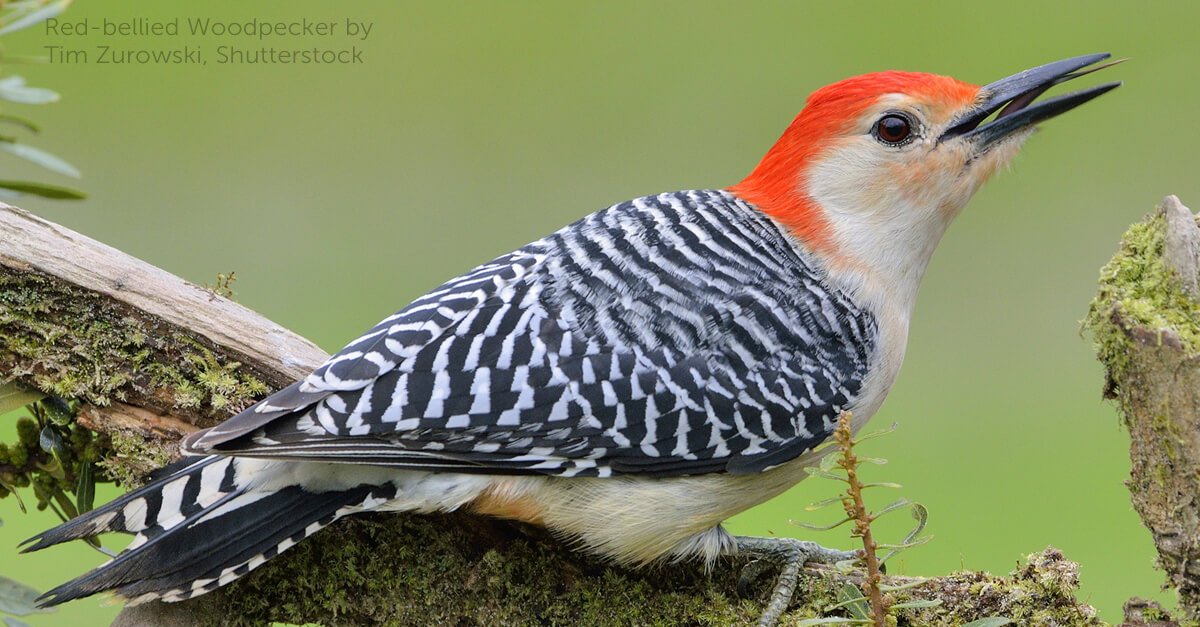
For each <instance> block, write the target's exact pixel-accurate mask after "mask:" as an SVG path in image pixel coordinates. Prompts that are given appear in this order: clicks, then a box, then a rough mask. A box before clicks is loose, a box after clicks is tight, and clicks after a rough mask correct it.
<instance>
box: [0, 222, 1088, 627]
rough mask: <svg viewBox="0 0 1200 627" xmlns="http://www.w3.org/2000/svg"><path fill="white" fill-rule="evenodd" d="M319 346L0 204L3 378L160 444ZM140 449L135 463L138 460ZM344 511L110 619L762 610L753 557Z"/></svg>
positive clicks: (1008, 585)
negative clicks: (623, 559)
mask: <svg viewBox="0 0 1200 627" xmlns="http://www.w3.org/2000/svg"><path fill="white" fill-rule="evenodd" d="M325 357H326V354H325V353H324V352H323V351H321V350H320V349H318V348H317V347H316V346H314V345H313V344H312V343H310V342H308V341H307V340H305V339H304V338H301V337H299V336H297V335H295V334H294V333H291V332H290V331H288V330H287V329H284V328H282V327H280V326H279V325H277V324H275V323H273V322H271V321H270V320H267V319H266V318H264V317H262V316H260V315H259V314H257V313H255V312H253V311H250V310H248V309H246V308H245V307H242V306H240V305H238V304H236V303H233V302H230V301H229V300H227V299H225V298H222V297H220V296H217V295H215V294H213V293H211V292H209V291H207V290H205V289H203V288H200V287H197V286H196V285H194V284H192V283H188V282H187V281H184V280H182V279H179V278H178V277H175V276H173V275H171V274H169V273H167V272H165V271H163V270H160V269H158V268H155V267H153V266H150V265H149V264H146V263H145V262H142V261H139V260H137V259H134V258H132V257H130V256H128V255H126V254H124V253H121V252H120V251H117V250H115V249H113V248H110V247H108V246H105V245H103V244H100V243H98V242H95V241H93V240H91V239H89V238H87V237H84V236H82V235H79V234H78V233H74V232H72V231H70V230H68V229H66V228H63V227H61V226H59V225H55V224H53V223H50V222H48V221H46V220H43V219H40V218H37V217H35V216H32V215H30V214H29V213H27V212H25V211H22V210H20V209H16V208H13V207H9V206H2V205H0V380H5V381H8V380H17V381H19V382H21V383H23V384H25V385H29V386H33V387H37V388H39V389H41V390H43V391H45V392H47V393H51V394H55V395H58V396H60V397H68V398H74V399H80V400H81V401H83V405H82V409H81V411H80V413H79V416H78V418H77V420H78V421H79V422H80V423H82V424H84V425H85V426H87V427H89V428H92V429H95V430H98V431H102V432H108V433H112V434H117V433H121V434H126V435H129V434H132V436H133V437H135V438H136V439H137V441H139V442H144V443H146V446H147V447H148V449H147V450H149V449H151V448H153V449H154V450H155V451H156V453H155V455H158V456H161V454H162V451H163V450H171V448H172V447H173V446H174V444H175V442H176V440H177V439H178V438H179V437H180V436H181V435H183V434H185V433H188V432H190V431H192V430H194V429H196V428H199V427H203V426H208V425H211V424H215V423H216V422H218V421H219V420H221V419H223V418H224V417H225V416H227V415H229V414H231V413H232V412H234V411H236V410H237V409H239V408H241V407H244V406H246V405H247V404H248V403H250V402H252V401H253V400H254V399H255V398H259V397H261V396H262V395H264V394H266V393H268V392H269V391H271V390H273V389H277V388H279V387H282V386H284V385H286V384H289V383H291V382H292V381H293V380H295V379H297V378H299V377H301V376H303V375H305V374H307V373H308V371H309V370H310V369H312V368H314V367H315V366H316V365H318V364H319V363H320V362H321V361H322V360H323V359H325ZM114 441H115V439H114ZM137 455H138V451H137V450H132V451H130V450H122V451H120V452H119V455H116V454H114V457H120V456H131V457H136V456H137ZM149 457H151V458H155V457H154V455H150V456H149ZM109 461H110V462H112V463H126V462H123V461H122V460H120V459H110V460H109ZM143 462H144V460H143ZM137 464H138V462H137V460H131V461H130V462H129V466H130V467H131V468H134V469H135V470H136V472H144V470H145V469H144V468H143V467H142V466H138V465H137ZM336 529H337V531H336V532H324V533H320V534H317V535H316V536H315V537H313V538H311V539H309V540H306V541H305V542H302V543H300V545H299V546H297V547H296V548H294V549H292V550H290V551H288V552H287V553H285V554H284V555H282V556H280V557H279V558H277V559H275V560H272V561H271V562H270V563H269V564H267V565H266V566H264V567H263V568H261V569H259V570H256V571H255V572H253V573H251V574H250V575H249V576H247V577H245V578H243V579H241V580H239V581H238V582H236V583H234V584H233V585H231V586H228V587H226V588H222V589H220V590H218V591H216V592H214V593H211V594H209V595H205V596H203V597H200V598H198V599H195V600H193V601H188V602H185V603H183V604H175V605H164V604H148V605H146V606H139V607H137V608H130V609H128V610H126V611H125V612H123V613H122V615H121V617H120V618H119V619H118V621H117V624H119V625H130V626H132V625H164V624H170V625H182V626H184V627H186V626H188V625H231V624H232V625H256V624H263V623H266V622H269V621H283V622H290V623H306V622H310V621H316V622H320V623H323V624H329V625H367V624H380V623H386V624H456V625H493V624H548V623H555V624H594V625H630V624H647V623H655V624H695V625H729V624H745V623H749V622H753V621H755V620H756V619H757V616H758V615H759V612H760V611H761V607H760V606H759V605H758V604H757V603H755V602H753V601H748V600H744V599H741V598H740V597H739V596H738V594H737V593H736V592H735V591H736V590H737V589H738V588H739V574H740V573H741V572H742V567H743V566H744V560H743V561H739V560H731V561H730V562H729V563H725V564H722V565H720V566H719V567H718V568H717V569H716V570H715V571H714V572H712V573H705V572H704V571H703V570H702V569H700V568H699V567H697V566H696V565H690V564H682V565H670V566H663V567H660V568H657V569H652V570H648V571H636V572H635V571H628V570H624V569H620V568H615V567H613V566H611V565H608V564H603V563H599V562H596V561H594V560H591V559H588V558H586V557H584V556H581V555H579V554H577V553H575V552H572V551H570V550H569V549H568V548H567V547H564V546H563V545H562V544H561V543H560V542H558V541H556V540H555V539H553V538H550V537H549V536H548V535H547V534H546V533H545V532H544V531H541V530H537V529H531V528H527V527H523V526H520V525H513V524H509V523H505V522H502V521H497V520H494V519H485V518H480V517H475V516H470V515H467V514H462V513H458V514H451V515H443V516H411V515H398V514H395V515H373V516H363V517H353V518H351V519H347V520H344V521H340V522H339V523H338V524H337V525H336ZM856 577H858V576H857V575H853V574H852V575H850V576H845V575H842V574H838V573H833V572H831V571H829V570H826V569H820V568H814V569H811V570H809V571H808V572H807V573H806V576H805V577H804V578H803V579H802V582H801V584H800V588H799V590H798V594H797V599H796V601H795V603H794V605H793V607H792V608H791V610H790V612H789V613H788V614H787V615H785V617H784V620H785V621H789V620H790V621H793V622H794V621H795V620H796V619H800V618H808V617H812V616H816V615H821V614H823V613H824V611H825V608H828V607H830V606H833V605H835V604H837V603H838V596H839V593H840V591H841V587H842V585H843V583H845V582H847V581H849V582H855V581H857V580H858V579H856ZM911 581H912V580H909V579H903V578H895V577H890V578H885V579H884V581H883V583H885V584H892V585H895V584H899V583H905V582H911ZM768 583H769V582H767V581H765V580H764V581H762V582H759V584H758V585H757V586H755V585H751V586H750V588H751V589H752V593H751V598H754V599H757V598H761V596H762V595H763V594H764V593H765V592H766V591H767V590H768V589H769V588H770V586H769V585H767V584H768ZM1077 583H1078V575H1077V571H1076V568H1075V566H1074V565H1073V564H1071V563H1070V562H1068V561H1066V560H1065V559H1064V558H1063V557H1062V555H1061V554H1060V553H1058V552H1056V551H1053V550H1048V551H1045V552H1042V553H1039V554H1036V555H1033V556H1030V560H1029V563H1028V565H1026V566H1023V567H1022V568H1020V569H1018V570H1017V571H1016V572H1014V573H1013V574H1012V575H1010V576H1009V577H993V576H991V575H987V574H985V573H959V574H956V575H953V576H947V577H939V578H934V579H930V580H928V581H927V582H925V583H923V584H922V585H920V586H916V587H910V588H908V589H906V590H904V591H901V592H894V593H889V594H890V595H891V596H893V597H894V598H892V599H890V602H891V603H892V604H893V605H896V604H899V603H901V602H903V601H905V600H913V599H940V600H941V601H942V603H943V604H942V606H940V607H936V608H912V609H905V610H900V611H902V612H903V613H904V614H903V616H904V619H903V620H904V624H909V625H951V624H963V623H966V622H969V621H971V620H974V619H977V618H982V617H985V616H989V615H993V614H1006V613H1008V614H1019V615H1021V616H1025V617H1030V620H1033V621H1034V622H1038V618H1037V617H1044V618H1046V619H1047V620H1049V621H1050V622H1052V623H1053V624H1058V625H1094V624H1098V623H1097V621H1096V619H1095V613H1094V611H1093V610H1092V608H1090V607H1088V606H1087V605H1085V604H1082V603H1080V602H1078V601H1077V600H1076V599H1075V598H1074V597H1073V595H1072V591H1073V590H1074V589H1075V586H1076V585H1077ZM751 584H753V582H751ZM981 590H982V591H983V592H980V591H981ZM845 611H846V610H845V609H839V610H835V613H842V614H843V615H844V612H845Z"/></svg>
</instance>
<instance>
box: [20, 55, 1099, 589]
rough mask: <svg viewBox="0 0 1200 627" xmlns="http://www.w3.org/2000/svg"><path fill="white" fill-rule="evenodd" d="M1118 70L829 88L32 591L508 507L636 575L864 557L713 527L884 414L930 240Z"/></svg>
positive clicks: (144, 496)
mask: <svg viewBox="0 0 1200 627" xmlns="http://www.w3.org/2000/svg"><path fill="white" fill-rule="evenodd" d="M1107 57H1108V55H1107V54H1094V55H1088V56H1083V57H1078V58H1073V59H1068V60H1064V61H1059V62H1057V63H1051V64H1048V65H1044V66H1041V67H1038V68H1035V69H1032V70H1028V71H1025V72H1022V73H1020V74H1017V75H1014V76H1011V77H1009V78H1005V79H1003V80H1000V81H997V82H995V83H992V84H990V85H987V86H984V87H978V86H975V85H971V84H967V83H964V82H961V81H958V80H955V79H953V78H948V77H944V76H937V75H932V74H921V73H910V72H894V71H893V72H880V73H875V74H866V75H863V76H857V77H854V78H850V79H847V80H844V81H841V82H839V83H835V84H833V85H829V86H828V87H824V88H822V89H819V90H817V91H816V92H815V93H813V94H812V96H811V97H810V98H809V99H808V102H807V104H806V106H805V107H804V109H803V111H801V112H800V114H799V115H798V116H797V117H796V119H795V121H794V122H792V124H791V125H790V126H789V127H788V129H787V130H786V131H785V132H784V134H783V136H782V137H781V138H780V139H779V141H778V142H777V143H776V144H775V146H774V147H772V148H771V150H770V151H769V152H768V153H767V154H766V156H765V157H764V158H763V159H762V162H761V163H760V164H759V165H758V167H757V168H755V169H754V171H753V172H752V173H751V174H750V175H749V176H748V177H746V179H745V180H743V181H742V182H741V183H738V184H737V185H734V186H733V187H730V188H728V189H710V190H690V191H682V192H675V193H668V194H660V195H657V196H647V197H644V198H636V199H634V200H629V201H626V202H622V203H619V204H616V205H613V206H612V207H609V208H607V209H603V210H601V211H598V212H596V213H594V214H592V215H590V216H588V217H586V218H584V219H582V220H580V221H578V222H576V223H574V224H572V225H570V226H567V227H565V228H563V229H561V230H560V231H558V232H556V233H554V234H552V235H550V236H548V237H546V238H544V239H541V240H538V241H536V242H533V243H532V244H529V245H527V246H525V247H523V248H520V249H518V250H516V251H514V252H512V253H509V254H507V255H504V256H502V257H499V258H497V259H495V260H493V261H491V262H489V263H486V264H484V265H482V266H479V267H478V268H475V269H474V270H471V271H470V272H468V273H466V274H464V275H462V276H460V277H458V278H455V279H453V280H451V281H449V282H447V283H445V284H444V285H442V286H441V287H439V288H437V289H435V290H434V291H432V292H430V293H428V294H427V295H425V296H422V297H421V298H419V299H417V300H416V301H414V302H412V303H411V304H409V305H408V306H407V307H405V308H404V309H401V310H400V311H399V312H397V313H396V314H395V315H393V316H391V317H389V318H387V319H385V320H384V321H382V322H381V323H379V324H378V325H377V326H376V327H375V328H373V329H371V330H370V331H368V332H367V333H366V334H365V335H363V336H362V337H360V338H358V339H356V340H354V341H353V342H351V343H350V344H349V345H348V346H347V347H346V348H345V349H343V350H342V351H341V352H339V353H338V354H337V355H335V356H333V357H332V358H330V359H329V361H328V362H326V363H325V364H324V365H322V366H321V367H320V368H318V369H317V370H316V371H315V372H313V373H312V374H311V375H309V376H308V377H307V378H305V379H303V380H301V381H298V382H296V383H294V384H293V385H291V386H289V387H287V388H285V389H283V390H281V391H279V392H278V393H276V394H273V395H271V396H269V397H267V398H266V399H264V400H262V401H260V402H259V403H257V404H256V405H254V406H252V407H250V408H249V409H246V410H245V411H243V412H241V413H239V414H238V415H236V416H234V417H232V418H230V419H229V420H228V421H226V422H225V423H223V424H221V425H218V426H216V427H213V428H211V429H209V430H207V431H202V432H199V433H196V434H193V435H192V436H189V437H188V438H187V439H186V440H185V441H184V444H183V448H184V451H185V452H186V453H187V455H188V457H185V458H184V460H183V461H182V462H180V464H179V465H177V466H176V467H175V468H174V469H173V472H171V473H169V474H167V475H166V476H165V477H162V478H160V479H158V480H156V481H154V482H152V483H150V484H149V485H147V486H145V487H143V488H141V489H139V490H137V491H135V492H132V493H130V494H127V495H125V496H123V497H121V498H119V499H117V500H116V501H113V502H112V503H109V504H108V505H106V506H104V507H101V508H99V509H97V510H95V511H92V512H89V513H87V514H85V515H83V516H81V517H79V518H77V519H75V520H72V521H70V522H67V523H65V524H63V525H61V526H59V527H57V528H55V529H51V530H49V531H47V532H45V533H43V534H41V535H40V536H37V537H35V538H33V539H31V540H30V542H31V543H32V544H31V546H29V547H28V550H37V549H42V548H45V547H48V546H51V545H54V544H58V543H60V542H64V541H66V540H71V539H75V538H82V537H86V536H91V535H95V534H97V533H100V532H107V531H120V532H128V533H133V534H136V538H135V539H134V541H133V542H132V544H130V546H129V548H128V549H126V550H125V551H124V552H123V553H121V554H120V555H119V556H118V557H117V558H115V559H114V560H112V561H111V562H109V563H107V564H105V565H103V566H101V567H99V568H97V569H96V570H93V571H92V572H89V573H87V574H85V575H83V576H81V577H79V578H78V579H75V580H74V581H71V582H69V583H67V584H65V585H62V586H60V587H58V588H55V589H54V590H52V591H50V592H48V593H47V594H46V596H45V597H44V603H46V604H48V605H52V604H58V603H63V602H65V601H69V600H72V599H76V598H79V597H83V596H86V595H90V594H94V593H97V592H101V591H107V590H112V591H115V592H116V593H117V594H119V595H121V596H123V597H125V598H127V599H129V600H130V602H133V603H137V602H143V601H146V600H150V599H162V600H165V601H179V600H183V599H187V598H190V597H194V596H196V595H200V594H204V593H206V592H209V591H211V590H213V589H216V588H218V587H220V586H222V585H225V584H227V583H229V582H231V581H233V580H235V579H237V578H238V577H240V576H242V575H245V574H246V573H247V572H249V571H250V570H253V569H254V568H257V567H258V566H260V565H262V564H263V563H264V562H266V561H267V560H269V559H270V558H272V557H274V556H275V555H278V554H279V553H280V552H282V551H284V550H286V549H287V548H289V547H291V546H293V545H295V544H296V543H297V542H300V541H301V540H303V539H304V538H305V537H307V536H309V535H311V534H313V533H316V532H317V531H318V530H320V529H321V528H322V527H324V526H326V525H328V524H330V523H332V522H333V521H335V520H337V519H338V518H340V517H342V516H346V515H349V514H355V513H359V512H365V511H415V512H438V511H450V510H458V509H463V510H470V511H475V512H479V513H483V514H489V515H494V516H501V517H506V518H514V519H519V520H523V521H526V522H530V523H534V524H538V525H544V526H545V527H547V528H549V529H550V530H552V531H554V532H555V533H557V534H559V535H560V536H562V537H563V538H566V539H569V540H571V541H572V542H573V543H575V544H576V545H577V546H579V547H581V548H582V549H583V550H586V551H589V552H592V553H596V554H599V555H601V556H604V557H607V558H611V559H612V560H615V561H617V562H620V563H623V564H633V565H643V564H650V563H653V562H656V561H658V560H663V559H685V558H698V559H702V560H709V561H711V560H713V559H715V558H716V557H718V556H721V555H724V554H730V553H736V552H739V551H745V552H753V553H758V554H765V555H770V556H774V557H775V558H778V559H784V560H790V561H792V562H793V563H794V562H795V561H796V560H836V559H846V558H852V557H853V556H854V554H853V553H846V552H840V551H833V550H829V549H823V548H821V547H818V546H816V545H814V544H812V543H807V542H798V541H794V540H786V539H782V540H780V539H776V540H767V539H762V538H741V537H734V536H731V535H729V534H728V533H726V532H725V531H724V530H723V529H722V527H721V523H722V521H724V520H725V519H727V518H728V517H730V516H732V515H733V514H736V513H738V512H741V511H743V510H745V509H747V508H749V507H752V506H754V505H757V504H759V503H762V502H763V501H766V500H767V499H770V498H772V497H774V496H776V495H778V494H780V493H782V492H783V491H784V490H787V489H788V488H789V487H791V486H792V485H794V484H795V483H796V482H798V481H799V480H800V479H802V478H803V477H804V476H805V473H804V468H805V467H807V466H811V465H812V464H814V463H815V462H816V459H817V455H816V454H814V453H813V449H814V448H815V447H817V446H818V445H819V444H821V443H822V442H824V441H825V440H826V439H827V438H828V437H829V436H830V434H831V432H832V430H833V428H834V426H835V423H836V421H837V419H838V416H839V414H840V413H841V412H842V411H851V412H853V414H854V417H855V420H854V422H855V425H854V427H855V428H858V427H860V426H861V425H862V423H863V422H864V421H866V420H867V419H868V418H870V417H871V415H872V414H873V413H875V411H876V410H877V409H878V408H879V406H880V404H881V403H882V402H883V400H884V397H885V396H887V393H888V390H889V389H890V388H891V386H892V383H893V381H895V378H896V374H897V372H898V371H899V368H900V363H901V361H902V360H903V357H904V351H905V343H906V340H907V335H908V323H909V318H910V316H911V314H912V311H913V304H914V302H915V299H916V295H917V291H918V287H919V285H920V282H921V277H922V275H923V274H924V272H925V267H926V265H927V264H928V262H929V259H930V256H931V255H932V254H933V250H934V248H935V247H936V246H937V243H938V240H939V239H940V238H941V236H942V233H943V232H944V231H945V230H946V227H947V226H948V225H949V224H950V222H951V221H952V220H953V219H954V217H955V216H956V215H957V214H958V212H959V211H960V210H961V209H962V207H963V206H964V205H965V204H966V203H967V201H968V200H969V199H970V198H971V195H972V194H974V192H975V191H976V190H977V189H979V187H980V186H981V185H982V184H983V183H984V181H986V180H987V179H988V178H989V177H990V176H991V175H992V174H993V173H995V172H996V171H997V170H999V169H1000V168H1001V167H1003V166H1004V165H1006V164H1007V163H1009V161H1010V160H1012V158H1013V157H1014V156H1015V155H1016V153H1017V151H1018V149H1019V148H1020V146H1021V144H1022V143H1023V142H1024V141H1025V139H1026V138H1028V137H1029V136H1030V134H1031V133H1032V131H1033V128H1034V125H1035V124H1037V123H1038V122H1041V121H1043V120H1046V119H1048V118H1050V117H1053V116H1055V115H1058V114H1060V113H1063V112H1065V111H1067V110H1069V109H1072V108H1074V107H1076V106H1078V105H1080V104H1082V103H1084V102H1087V101H1088V100H1091V99H1092V98H1095V97H1096V96H1099V95H1100V94H1103V93H1105V92H1107V91H1109V90H1111V89H1113V88H1114V87H1116V86H1117V85H1118V84H1119V83H1109V84H1104V85H1100V86H1097V87H1093V88H1090V89H1086V90H1083V91H1079V92H1075V93H1071V94H1068V95H1064V96H1059V97H1056V98H1049V99H1046V100H1042V101H1036V99H1037V98H1038V96H1040V95H1041V94H1042V93H1043V92H1045V91H1046V90H1047V89H1049V88H1051V87H1053V86H1054V85H1056V84H1058V83H1061V82H1064V81H1067V80H1070V79H1072V78H1075V77H1078V76H1080V75H1083V74H1086V73H1088V72H1090V71H1093V70H1095V69H1099V68H1096V67H1093V68H1092V69H1086V68H1089V67H1090V66H1093V65H1094V64H1096V63H1098V62H1099V61H1101V60H1103V59H1105V58H1107ZM1100 67H1106V66H1100ZM1035 101H1036V102H1035ZM997 112H998V113H997ZM992 114H996V115H995V117H994V119H991V120H989V121H987V122H986V123H985V120H988V118H989V117H991V116H992ZM783 583H786V582H781V584H783ZM790 589H791V588H790V587H789V586H786V585H784V586H782V587H781V588H779V589H777V592H780V593H781V594H790ZM786 600H787V599H786V598H785V599H783V601H784V602H786Z"/></svg>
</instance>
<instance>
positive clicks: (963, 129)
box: [939, 52, 1123, 152]
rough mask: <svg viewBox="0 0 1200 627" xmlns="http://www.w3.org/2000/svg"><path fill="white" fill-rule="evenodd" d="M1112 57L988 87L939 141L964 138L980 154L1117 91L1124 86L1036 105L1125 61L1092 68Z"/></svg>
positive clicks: (1087, 58) (1064, 64)
mask: <svg viewBox="0 0 1200 627" xmlns="http://www.w3.org/2000/svg"><path fill="white" fill-rule="evenodd" d="M1108 57H1109V54H1108V53H1107V52H1102V53H1100V54H1089V55H1084V56H1082V57H1075V58H1073V59H1064V60H1062V61H1055V62H1054V63H1047V64H1046V65H1042V66H1039V67H1035V68H1033V69H1031V70H1025V71H1024V72H1021V73H1019V74H1014V75H1012V76H1009V77H1008V78H1002V79H1000V80H998V81H996V82H994V83H992V84H990V85H985V86H984V87H982V88H981V89H980V90H979V98H980V101H979V103H978V104H977V105H976V106H975V108H973V109H971V110H970V111H968V112H966V113H964V114H963V115H961V116H959V118H958V119H956V120H954V121H953V122H951V124H950V127H949V129H948V130H947V131H946V132H945V133H943V134H942V137H941V138H940V139H939V141H946V140H948V139H951V138H954V137H961V138H963V139H965V140H968V141H971V142H973V143H974V144H975V149H976V150H977V151H979V152H984V151H985V150H987V148H988V147H989V146H991V145H993V144H995V143H996V142H998V141H1000V140H1002V139H1004V138H1006V137H1009V136H1010V135H1012V134H1013V133H1015V132H1017V131H1019V130H1021V129H1024V128H1028V127H1030V126H1033V125H1034V124H1037V123H1039V122H1042V121H1044V120H1048V119H1050V118H1052V117H1054V116H1056V115H1058V114H1060V113H1063V112H1066V111H1070V110H1071V109H1074V108H1075V107H1078V106H1079V105H1081V104H1083V103H1085V102H1087V101H1089V100H1091V99H1092V98H1095V97H1096V96H1099V95H1100V94H1103V93H1104V92H1107V91H1111V90H1113V89H1116V88H1117V87H1119V86H1120V85H1121V83H1119V82H1115V83H1105V84H1103V85H1097V86H1096V87H1091V88H1088V89H1084V90H1081V91H1076V92H1072V93H1069V94H1066V95H1063V96H1057V97H1055V98H1049V99H1046V100H1043V101H1041V102H1037V103H1034V100H1036V99H1037V97H1038V96H1040V95H1042V94H1043V93H1045V91H1046V90H1048V89H1050V88H1051V87H1054V86H1055V85H1057V84H1059V83H1064V82H1066V81H1069V80H1071V79H1073V78H1078V77H1080V76H1083V75H1084V74H1090V73H1092V72H1095V71H1097V70H1102V69H1104V68H1106V67H1110V66H1113V65H1116V64H1117V63H1120V62H1121V61H1114V62H1111V63H1106V64H1104V65H1099V66H1096V67H1092V68H1088V66H1089V65H1094V64H1096V63H1099V62H1100V61H1103V60H1104V59H1107V58H1108ZM1122 60H1123V59H1122ZM1084 68H1087V69H1084ZM996 111H999V112H1000V113H999V114H997V115H996V117H995V119H993V120H991V121H990V122H988V123H987V124H982V123H983V121H984V120H986V119H987V118H988V117H989V116H991V115H992V114H993V113H995V112H996Z"/></svg>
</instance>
